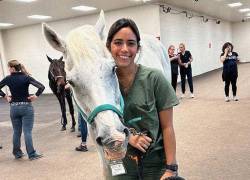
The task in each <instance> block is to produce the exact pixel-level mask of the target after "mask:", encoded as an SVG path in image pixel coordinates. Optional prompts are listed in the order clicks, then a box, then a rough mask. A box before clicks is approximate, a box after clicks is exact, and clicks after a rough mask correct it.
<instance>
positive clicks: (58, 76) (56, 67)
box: [47, 55, 76, 132]
mask: <svg viewBox="0 0 250 180" xmlns="http://www.w3.org/2000/svg"><path fill="white" fill-rule="evenodd" d="M47 58H48V60H49V62H50V66H49V72H48V78H49V87H50V88H51V90H52V92H53V93H54V94H55V95H56V97H57V99H58V101H59V103H60V107H61V112H62V117H61V124H62V128H61V130H62V131H64V130H66V125H67V116H66V105H65V97H66V99H67V101H68V105H69V111H70V115H71V118H72V126H71V132H74V131H75V124H76V121H75V117H74V106H73V102H72V97H71V90H70V88H66V89H65V85H66V72H65V70H64V66H65V64H64V61H63V60H62V59H63V57H61V58H60V59H51V58H50V57H49V56H48V55H47Z"/></svg>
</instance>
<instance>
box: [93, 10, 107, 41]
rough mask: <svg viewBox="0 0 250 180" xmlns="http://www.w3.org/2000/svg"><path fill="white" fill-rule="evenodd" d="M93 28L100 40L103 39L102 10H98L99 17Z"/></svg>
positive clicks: (103, 22) (103, 23) (103, 19)
mask: <svg viewBox="0 0 250 180" xmlns="http://www.w3.org/2000/svg"><path fill="white" fill-rule="evenodd" d="M95 28H96V31H97V33H98V34H99V36H100V38H101V40H104V29H105V18H104V12H103V10H101V12H100V15H99V19H98V21H97V22H96V24H95Z"/></svg>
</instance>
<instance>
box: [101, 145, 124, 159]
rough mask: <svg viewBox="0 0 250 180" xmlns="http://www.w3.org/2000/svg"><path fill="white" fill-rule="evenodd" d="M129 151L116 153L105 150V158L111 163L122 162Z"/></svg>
mask: <svg viewBox="0 0 250 180" xmlns="http://www.w3.org/2000/svg"><path fill="white" fill-rule="evenodd" d="M126 151H127V149H123V150H120V151H114V150H111V149H107V148H104V149H103V152H104V158H105V159H106V160H109V161H117V160H121V159H123V158H124V157H125V155H126Z"/></svg>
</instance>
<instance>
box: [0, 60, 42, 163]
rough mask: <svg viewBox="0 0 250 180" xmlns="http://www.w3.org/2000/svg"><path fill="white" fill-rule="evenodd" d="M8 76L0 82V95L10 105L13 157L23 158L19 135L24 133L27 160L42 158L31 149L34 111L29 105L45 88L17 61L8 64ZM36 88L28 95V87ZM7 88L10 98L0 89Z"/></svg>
mask: <svg viewBox="0 0 250 180" xmlns="http://www.w3.org/2000/svg"><path fill="white" fill-rule="evenodd" d="M8 68H9V72H10V75H9V76H7V77H5V78H4V79H3V80H2V81H1V82H0V95H1V96H3V97H4V98H5V99H6V100H7V101H8V102H9V103H10V118H11V122H12V127H13V131H14V133H13V152H12V153H13V155H14V156H15V158H16V159H20V158H22V157H23V156H24V153H23V152H22V150H21V135H22V131H23V132H24V140H25V145H26V151H27V153H28V156H29V159H30V160H34V159H38V158H41V157H42V154H39V153H37V152H36V150H35V149H34V147H33V140H32V129H33V124H34V109H33V106H32V104H31V102H32V101H34V100H36V99H37V98H38V96H39V95H41V94H42V92H43V91H44V89H45V87H44V86H43V85H42V84H41V83H40V82H38V81H36V80H35V79H34V78H33V77H31V76H30V75H29V74H28V73H27V71H26V69H25V67H24V66H23V65H22V64H21V63H20V62H18V61H17V60H11V61H9V62H8ZM30 84H32V85H33V86H35V87H37V88H38V90H37V92H36V93H35V94H34V95H30V94H29V85H30ZM4 86H8V87H9V89H10V92H11V96H8V95H6V94H5V93H4V92H3V91H2V90H1V89H2V88H3V87H4Z"/></svg>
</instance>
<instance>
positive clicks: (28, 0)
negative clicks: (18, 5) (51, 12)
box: [16, 0, 36, 3]
mask: <svg viewBox="0 0 250 180" xmlns="http://www.w3.org/2000/svg"><path fill="white" fill-rule="evenodd" d="M16 1H18V2H24V3H30V2H34V1H36V0H16Z"/></svg>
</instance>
